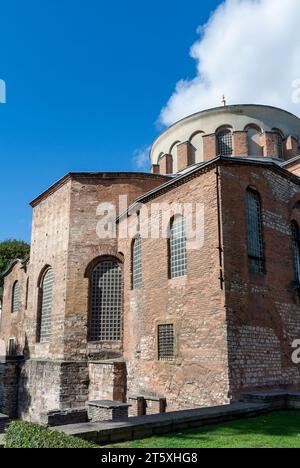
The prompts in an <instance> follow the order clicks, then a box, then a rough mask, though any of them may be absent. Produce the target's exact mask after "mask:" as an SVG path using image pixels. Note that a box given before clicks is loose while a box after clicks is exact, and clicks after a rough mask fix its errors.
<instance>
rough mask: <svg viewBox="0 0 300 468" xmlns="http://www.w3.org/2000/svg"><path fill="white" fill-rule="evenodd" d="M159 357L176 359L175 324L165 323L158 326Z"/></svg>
mask: <svg viewBox="0 0 300 468" xmlns="http://www.w3.org/2000/svg"><path fill="white" fill-rule="evenodd" d="M158 359H159V361H174V359H175V344H174V325H173V324H165V325H159V326H158Z"/></svg>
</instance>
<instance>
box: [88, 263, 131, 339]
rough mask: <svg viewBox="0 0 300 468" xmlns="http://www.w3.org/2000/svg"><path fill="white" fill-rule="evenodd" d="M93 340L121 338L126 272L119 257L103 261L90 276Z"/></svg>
mask: <svg viewBox="0 0 300 468" xmlns="http://www.w3.org/2000/svg"><path fill="white" fill-rule="evenodd" d="M90 282H91V286H90V295H91V297H90V320H89V321H90V323H89V339H90V341H119V340H121V337H122V311H123V274H122V268H121V265H120V264H119V262H118V261H117V260H114V259H106V260H103V261H100V262H99V263H98V264H97V265H96V266H95V268H94V269H93V271H92V274H91V278H90Z"/></svg>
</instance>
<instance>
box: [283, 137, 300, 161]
mask: <svg viewBox="0 0 300 468" xmlns="http://www.w3.org/2000/svg"><path fill="white" fill-rule="evenodd" d="M299 154H300V149H299V143H298V141H297V140H296V138H294V137H293V136H289V137H288V138H287V139H286V142H285V159H286V160H288V159H292V158H294V157H295V156H299Z"/></svg>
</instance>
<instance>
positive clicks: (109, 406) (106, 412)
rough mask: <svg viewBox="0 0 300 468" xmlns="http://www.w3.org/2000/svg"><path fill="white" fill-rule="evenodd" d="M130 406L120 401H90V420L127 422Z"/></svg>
mask: <svg viewBox="0 0 300 468" xmlns="http://www.w3.org/2000/svg"><path fill="white" fill-rule="evenodd" d="M129 406H130V405H127V404H125V403H122V402H120V401H105V400H104V401H89V402H88V418H89V420H90V421H92V422H98V421H110V420H112V421H122V420H126V419H128V408H129Z"/></svg>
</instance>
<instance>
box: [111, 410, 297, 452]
mask: <svg viewBox="0 0 300 468" xmlns="http://www.w3.org/2000/svg"><path fill="white" fill-rule="evenodd" d="M114 447H122V448H300V412H294V411H293V412H278V413H271V414H267V415H264V416H260V417H258V418H254V419H244V420H240V421H235V422H231V423H227V424H222V425H220V426H212V427H205V428H202V429H195V430H191V431H184V432H181V433H178V434H177V433H176V434H170V435H169V436H162V437H153V438H151V439H143V440H137V441H133V442H129V443H126V444H119V445H115V446H114Z"/></svg>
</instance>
